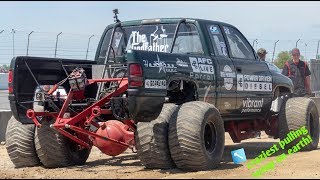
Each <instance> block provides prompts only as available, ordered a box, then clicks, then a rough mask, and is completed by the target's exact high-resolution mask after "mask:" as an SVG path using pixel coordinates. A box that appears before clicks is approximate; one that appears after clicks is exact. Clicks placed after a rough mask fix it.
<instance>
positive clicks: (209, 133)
mask: <svg viewBox="0 0 320 180" xmlns="http://www.w3.org/2000/svg"><path fill="white" fill-rule="evenodd" d="M216 137H217V136H216V130H215V127H214V125H213V123H211V122H207V123H206V126H205V129H204V144H205V147H206V150H207V151H208V152H209V153H212V152H213V150H214V149H215V146H216Z"/></svg>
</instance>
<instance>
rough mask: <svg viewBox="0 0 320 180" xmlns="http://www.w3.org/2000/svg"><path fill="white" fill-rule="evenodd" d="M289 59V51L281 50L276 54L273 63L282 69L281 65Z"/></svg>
mask: <svg viewBox="0 0 320 180" xmlns="http://www.w3.org/2000/svg"><path fill="white" fill-rule="evenodd" d="M290 59H291V55H290V52H289V51H281V52H280V53H279V54H278V56H277V59H276V60H275V61H274V64H275V65H276V66H277V67H278V68H280V69H282V68H283V66H284V63H285V62H286V61H288V60H290Z"/></svg>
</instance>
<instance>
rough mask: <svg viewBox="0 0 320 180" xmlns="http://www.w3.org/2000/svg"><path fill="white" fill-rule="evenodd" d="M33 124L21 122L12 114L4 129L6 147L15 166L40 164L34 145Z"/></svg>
mask: <svg viewBox="0 0 320 180" xmlns="http://www.w3.org/2000/svg"><path fill="white" fill-rule="evenodd" d="M34 129H35V125H34V124H22V123H21V122H19V121H17V120H16V119H15V118H14V117H13V116H12V117H11V119H10V120H9V121H8V125H7V130H6V149H7V152H8V154H9V157H10V159H11V161H12V163H13V164H14V166H15V167H16V168H21V167H32V166H37V165H40V161H39V158H38V156H37V154H36V149H35V145H34Z"/></svg>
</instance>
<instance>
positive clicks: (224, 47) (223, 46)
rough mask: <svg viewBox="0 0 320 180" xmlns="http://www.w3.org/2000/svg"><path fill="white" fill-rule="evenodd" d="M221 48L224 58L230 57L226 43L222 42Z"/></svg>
mask: <svg viewBox="0 0 320 180" xmlns="http://www.w3.org/2000/svg"><path fill="white" fill-rule="evenodd" d="M220 48H221V51H222V54H223V55H224V56H228V52H227V46H226V43H225V42H220Z"/></svg>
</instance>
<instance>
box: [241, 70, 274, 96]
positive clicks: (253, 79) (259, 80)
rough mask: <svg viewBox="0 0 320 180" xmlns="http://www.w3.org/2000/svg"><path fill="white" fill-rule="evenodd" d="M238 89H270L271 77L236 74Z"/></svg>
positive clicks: (268, 90)
mask: <svg viewBox="0 0 320 180" xmlns="http://www.w3.org/2000/svg"><path fill="white" fill-rule="evenodd" d="M237 90H238V91H265V92H270V91H272V77H271V76H258V75H243V74H237Z"/></svg>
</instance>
